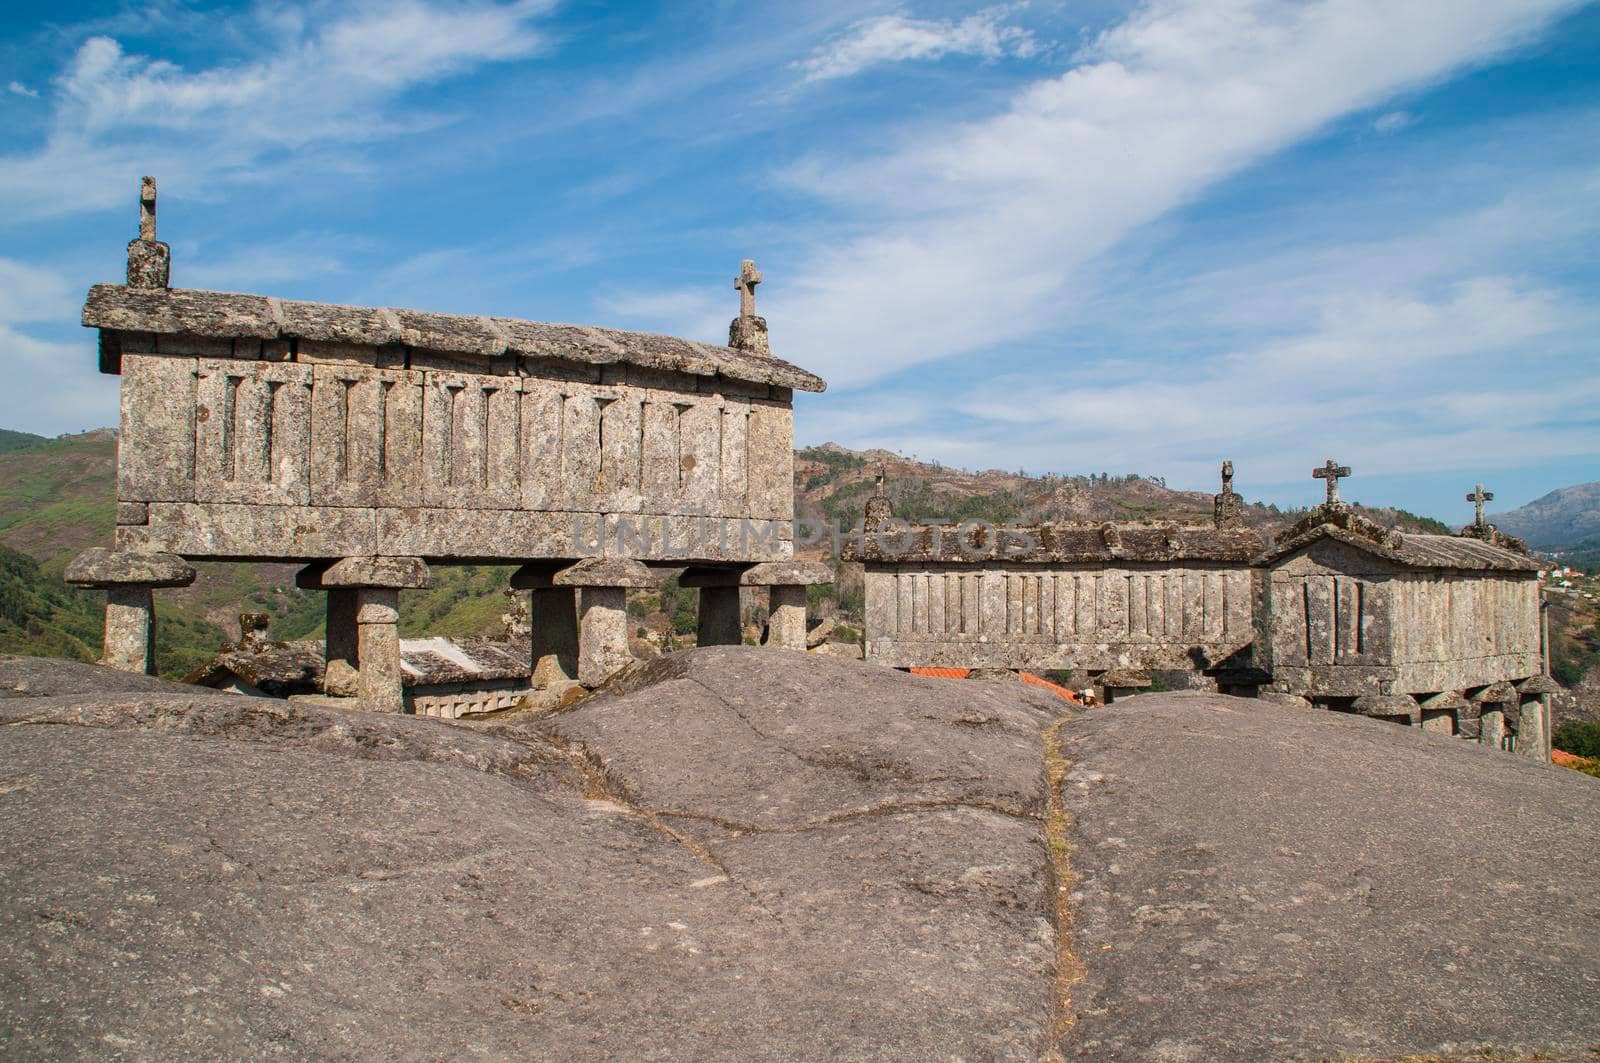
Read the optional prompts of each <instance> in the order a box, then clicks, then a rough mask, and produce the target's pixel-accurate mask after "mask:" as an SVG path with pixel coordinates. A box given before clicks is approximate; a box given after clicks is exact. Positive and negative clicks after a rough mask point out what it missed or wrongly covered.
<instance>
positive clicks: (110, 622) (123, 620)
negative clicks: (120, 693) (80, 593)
mask: <svg viewBox="0 0 1600 1063" xmlns="http://www.w3.org/2000/svg"><path fill="white" fill-rule="evenodd" d="M194 575H195V573H194V568H193V566H191V565H189V564H188V563H187V562H185V561H184V560H183V558H181V557H178V556H177V555H176V554H161V553H143V554H141V553H131V552H130V553H119V552H117V551H113V550H107V549H105V548H104V547H99V546H97V547H94V548H92V549H89V550H85V551H84V552H83V553H81V554H79V555H78V556H77V557H75V558H73V560H72V563H71V564H70V565H68V566H67V570H66V573H65V574H64V578H65V579H66V581H67V582H68V583H71V584H72V585H74V586H77V587H88V588H95V589H99V590H104V591H105V592H106V625H105V641H104V649H103V651H102V654H103V655H102V657H101V659H100V663H101V664H104V665H106V666H107V667H110V668H118V669H121V670H122V671H125V672H144V673H146V674H152V675H153V674H154V673H155V670H156V669H155V627H156V610H155V595H154V594H153V593H152V592H153V591H154V590H155V588H157V587H187V586H188V585H189V584H191V583H193V582H194Z"/></svg>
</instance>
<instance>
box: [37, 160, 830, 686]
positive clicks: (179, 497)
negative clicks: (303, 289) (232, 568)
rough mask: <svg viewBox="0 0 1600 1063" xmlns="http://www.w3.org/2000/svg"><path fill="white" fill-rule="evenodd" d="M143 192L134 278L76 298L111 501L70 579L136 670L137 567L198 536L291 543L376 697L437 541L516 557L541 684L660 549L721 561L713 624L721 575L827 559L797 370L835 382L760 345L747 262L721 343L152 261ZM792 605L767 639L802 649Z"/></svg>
mask: <svg viewBox="0 0 1600 1063" xmlns="http://www.w3.org/2000/svg"><path fill="white" fill-rule="evenodd" d="M155 203H156V189H155V182H154V181H153V180H151V179H149V178H146V179H145V181H144V184H143V187H142V191H141V198H140V235H139V238H138V239H136V240H134V241H133V242H132V243H130V244H129V248H128V278H127V280H128V282H127V284H126V285H114V284H101V285H96V286H95V287H93V288H92V289H90V291H89V295H88V300H87V303H86V305H85V306H84V310H83V323H84V325H85V326H87V327H91V328H96V329H98V330H99V334H100V368H101V371H102V372H105V373H113V374H120V375H121V376H122V430H121V434H120V436H119V441H118V459H117V462H118V464H117V528H116V532H115V543H114V546H113V548H112V549H110V550H106V549H95V550H91V551H89V552H88V553H86V554H85V555H83V556H81V557H80V558H78V559H77V561H75V562H74V564H73V565H72V566H71V567H70V568H69V570H68V572H67V578H68V579H69V580H70V581H72V582H75V583H79V584H81V585H85V586H95V587H104V588H106V589H107V591H108V605H107V615H108V624H107V628H106V657H105V659H106V661H107V662H108V663H113V664H116V665H117V666H119V667H123V668H131V669H138V670H148V668H149V666H150V648H149V647H150V641H151V640H150V632H151V625H152V623H153V605H152V598H151V593H150V592H151V589H152V588H155V587H163V586H179V585H183V584H184V583H186V582H189V581H192V580H193V578H194V572H193V569H192V568H191V567H190V566H189V564H188V562H189V561H192V560H199V559H206V560H273V561H285V560H288V561H299V562H304V563H306V565H307V567H306V568H305V569H304V570H303V571H302V572H301V574H300V578H299V584H300V586H302V587H305V588H310V589H319V590H324V591H326V592H327V595H328V638H327V655H328V658H329V661H330V662H344V663H345V664H346V665H347V666H348V667H350V668H351V669H353V670H354V672H355V674H356V675H357V677H358V682H357V684H356V689H357V690H358V692H359V696H360V698H361V699H362V700H363V701H364V702H365V703H367V704H370V705H375V706H376V705H387V706H390V707H394V706H398V705H400V704H401V667H400V653H399V639H398V635H397V628H396V622H397V619H398V603H399V595H400V593H401V592H402V591H403V590H406V589H410V588H420V587H426V586H428V584H429V578H430V577H429V570H430V566H432V565H436V564H451V563H455V562H467V561H473V562H497V563H502V564H503V563H508V562H520V563H522V566H523V567H522V568H521V569H520V570H519V571H518V573H517V575H516V577H515V578H514V581H513V584H514V586H516V587H519V588H522V589H526V590H529V591H531V593H532V598H533V617H534V632H533V650H532V652H533V661H532V664H533V666H534V673H533V674H534V679H535V682H537V683H540V684H549V683H551V682H558V681H563V680H569V679H576V680H578V681H580V682H582V683H584V684H586V685H594V684H597V683H599V682H601V681H602V680H603V679H604V678H605V677H606V675H608V674H609V673H610V672H611V671H612V670H613V669H614V668H615V667H617V666H618V665H619V664H621V663H623V662H624V661H625V660H626V659H627V653H628V650H627V640H626V635H627V631H626V617H625V613H624V610H623V606H624V601H623V599H624V596H625V594H626V591H627V589H628V588H631V587H640V586H647V585H649V584H651V583H652V582H653V581H654V579H655V575H654V572H653V569H656V568H661V567H667V566H672V567H684V566H689V567H690V573H689V577H688V578H689V580H690V581H695V580H698V581H699V583H698V585H702V586H707V587H708V588H711V590H710V592H709V593H707V594H706V595H705V601H704V603H703V604H704V605H705V606H706V611H707V613H708V614H709V616H708V617H706V618H704V619H703V622H702V628H703V630H704V631H705V632H706V633H708V635H711V636H721V635H726V634H728V632H727V631H725V629H726V628H727V627H728V625H727V624H726V623H725V621H724V618H723V613H724V612H725V611H726V608H727V599H728V594H727V593H726V588H725V586H724V584H726V583H728V582H729V581H732V583H733V584H735V585H737V584H739V583H741V582H742V583H743V584H744V585H746V586H749V585H752V584H756V583H761V581H763V580H764V581H766V582H765V583H762V584H761V585H765V586H771V587H775V588H776V590H775V591H774V593H775V596H776V600H777V601H778V602H779V603H781V604H782V605H784V606H788V605H791V604H792V602H793V600H794V598H795V589H794V588H795V587H799V588H801V589H800V600H801V601H802V602H803V600H804V599H803V585H804V584H805V583H808V582H821V581H823V580H826V579H827V578H830V574H829V573H828V571H827V570H826V568H825V567H823V566H806V565H799V564H796V563H792V562H791V561H790V558H791V556H792V553H793V544H792V526H793V525H792V520H793V507H794V501H793V449H792V434H793V421H792V395H793V392H794V390H796V389H799V390H802V391H817V392H820V391H822V390H823V388H824V387H825V385H824V383H823V382H822V380H820V379H819V378H818V377H816V376H813V375H812V374H810V373H807V372H805V371H803V370H801V369H798V368H796V367H795V366H793V365H791V364H789V363H788V362H785V361H782V360H780V359H777V358H774V357H772V356H771V355H770V354H769V353H768V349H767V327H766V322H765V321H764V320H763V319H761V318H759V317H757V316H756V315H755V297H754V290H755V286H756V285H757V284H758V283H760V280H761V276H760V274H759V273H758V272H757V271H756V269H755V266H754V263H751V262H746V263H744V265H743V268H742V269H741V271H740V274H739V276H738V277H737V278H736V280H735V284H736V285H737V286H738V287H739V289H740V292H741V312H740V316H739V317H738V318H737V319H735V321H734V322H733V325H732V327H731V329H730V341H731V343H732V344H733V346H728V347H719V346H714V345H712V344H706V343H696V342H691V341H688V340H682V339H676V338H673V337H668V336H657V335H648V334H644V333H637V332H622V331H618V330H614V329H606V328H596V327H590V326H579V325H554V324H545V323H540V322H532V321H521V320H514V319H511V318H490V317H472V316H461V315H452V314H437V313H427V312H422V311H415V310H402V309H388V308H381V307H349V306H330V305H324V304H319V303H305V302H295V301H292V300H286V299H275V298H271V297H266V296H259V295H239V294H231V293H222V292H210V291H192V290H185V289H176V288H170V287H169V286H168V280H169V270H170V259H171V256H170V252H169V251H168V249H167V246H166V245H165V244H163V243H160V242H158V241H157V240H156V226H155ZM773 563H777V564H773ZM785 581H796V582H795V583H793V584H791V583H788V582H785ZM737 594H738V591H737V586H735V587H734V590H733V598H734V600H735V601H737ZM793 626H794V625H793V624H789V625H787V626H785V625H784V624H775V625H774V626H773V627H772V629H771V636H770V638H769V641H770V642H772V643H774V644H776V645H780V646H792V647H794V648H798V649H804V647H805V641H804V630H803V627H804V625H803V619H802V621H801V624H800V626H799V627H800V633H799V636H798V640H796V639H795V638H794V637H792V636H793V634H794V633H793V632H792V631H790V630H789V628H790V627H793ZM732 630H733V632H734V633H735V634H734V641H737V639H736V631H737V626H736V625H735V626H734V628H733V629H732ZM330 667H331V665H330Z"/></svg>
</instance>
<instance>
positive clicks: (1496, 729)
mask: <svg viewBox="0 0 1600 1063" xmlns="http://www.w3.org/2000/svg"><path fill="white" fill-rule="evenodd" d="M1478 741H1479V742H1481V743H1483V744H1484V745H1486V746H1488V747H1489V748H1490V749H1504V748H1505V745H1506V714H1505V710H1504V709H1502V708H1501V707H1500V705H1499V703H1497V702H1490V703H1487V704H1485V705H1484V706H1483V716H1482V717H1481V722H1480V723H1479V731H1478Z"/></svg>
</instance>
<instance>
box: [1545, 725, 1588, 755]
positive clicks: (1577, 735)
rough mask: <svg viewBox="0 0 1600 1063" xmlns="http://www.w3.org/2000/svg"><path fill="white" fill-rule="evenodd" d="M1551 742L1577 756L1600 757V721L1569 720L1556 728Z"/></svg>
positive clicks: (1565, 751)
mask: <svg viewBox="0 0 1600 1063" xmlns="http://www.w3.org/2000/svg"><path fill="white" fill-rule="evenodd" d="M1550 744H1551V745H1553V746H1555V747H1556V748H1557V749H1559V750H1561V751H1562V752H1564V753H1571V754H1572V755H1573V756H1575V757H1589V758H1591V759H1597V758H1600V723H1595V722H1594V721H1592V720H1568V721H1567V722H1566V723H1564V724H1562V725H1561V726H1560V727H1558V728H1557V729H1556V733H1555V735H1554V736H1553V737H1552V738H1551V739H1550Z"/></svg>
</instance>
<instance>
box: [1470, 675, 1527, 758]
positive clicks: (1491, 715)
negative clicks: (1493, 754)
mask: <svg viewBox="0 0 1600 1063" xmlns="http://www.w3.org/2000/svg"><path fill="white" fill-rule="evenodd" d="M1472 700H1473V701H1474V702H1476V703H1477V705H1478V707H1479V710H1480V713H1481V716H1480V720H1479V725H1478V741H1479V742H1481V743H1482V744H1484V745H1486V746H1488V747H1489V748H1490V749H1504V748H1505V744H1506V706H1507V705H1508V704H1515V703H1516V701H1517V690H1516V688H1515V687H1513V686H1512V685H1511V684H1510V683H1491V684H1490V685H1489V686H1486V687H1484V688H1483V689H1482V690H1480V691H1478V692H1477V693H1476V694H1474V695H1472Z"/></svg>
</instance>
